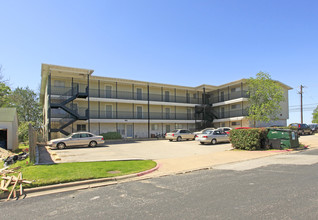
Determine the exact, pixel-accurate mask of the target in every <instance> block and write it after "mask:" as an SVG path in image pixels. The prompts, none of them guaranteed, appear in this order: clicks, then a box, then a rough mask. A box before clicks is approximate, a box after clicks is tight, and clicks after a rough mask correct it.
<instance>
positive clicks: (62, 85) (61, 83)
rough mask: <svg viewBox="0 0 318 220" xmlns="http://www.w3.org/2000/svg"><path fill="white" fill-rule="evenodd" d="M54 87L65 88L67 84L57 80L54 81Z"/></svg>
mask: <svg viewBox="0 0 318 220" xmlns="http://www.w3.org/2000/svg"><path fill="white" fill-rule="evenodd" d="M54 87H63V88H64V87H65V82H64V81H60V80H55V81H54Z"/></svg>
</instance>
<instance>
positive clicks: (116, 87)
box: [116, 82, 118, 99]
mask: <svg viewBox="0 0 318 220" xmlns="http://www.w3.org/2000/svg"><path fill="white" fill-rule="evenodd" d="M117 98H118V94H117V82H116V99H117Z"/></svg>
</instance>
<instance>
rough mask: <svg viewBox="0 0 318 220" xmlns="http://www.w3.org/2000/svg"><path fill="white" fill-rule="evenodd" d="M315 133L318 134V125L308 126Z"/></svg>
mask: <svg viewBox="0 0 318 220" xmlns="http://www.w3.org/2000/svg"><path fill="white" fill-rule="evenodd" d="M308 126H309V127H310V128H311V130H312V132H313V133H317V132H318V124H310V125H308Z"/></svg>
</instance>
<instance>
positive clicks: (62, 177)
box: [10, 159, 156, 187]
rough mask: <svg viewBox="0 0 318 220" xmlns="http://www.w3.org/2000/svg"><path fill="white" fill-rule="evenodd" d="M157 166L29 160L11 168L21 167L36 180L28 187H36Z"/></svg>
mask: <svg viewBox="0 0 318 220" xmlns="http://www.w3.org/2000/svg"><path fill="white" fill-rule="evenodd" d="M155 166H156V162H154V161H152V160H135V161H107V162H79V163H60V164H53V165H37V166H35V165H33V164H30V163H29V162H28V159H27V160H24V161H18V162H17V163H15V164H13V165H11V167H10V168H14V167H21V168H20V169H18V170H17V171H21V172H22V174H23V178H24V179H26V180H29V181H33V180H34V182H33V183H32V184H29V185H25V186H26V187H36V186H44V185H51V184H57V183H67V182H72V181H78V180H87V179H97V178H105V177H114V176H122V175H127V174H132V173H138V172H142V171H145V170H149V169H151V168H154V167H155Z"/></svg>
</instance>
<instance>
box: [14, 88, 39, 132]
mask: <svg viewBox="0 0 318 220" xmlns="http://www.w3.org/2000/svg"><path fill="white" fill-rule="evenodd" d="M10 102H11V106H12V107H15V108H16V109H17V113H18V118H19V122H34V124H35V126H40V125H41V122H42V108H41V105H40V103H39V98H38V96H37V94H36V93H35V92H34V91H33V90H31V89H30V88H29V87H26V88H20V87H17V88H16V89H15V90H14V91H13V92H12V94H11V95H10Z"/></svg>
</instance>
